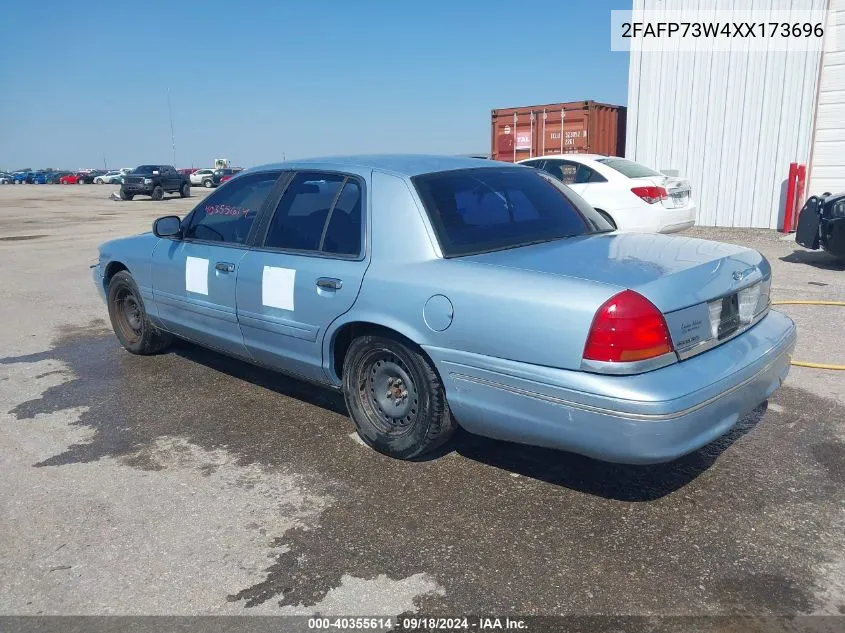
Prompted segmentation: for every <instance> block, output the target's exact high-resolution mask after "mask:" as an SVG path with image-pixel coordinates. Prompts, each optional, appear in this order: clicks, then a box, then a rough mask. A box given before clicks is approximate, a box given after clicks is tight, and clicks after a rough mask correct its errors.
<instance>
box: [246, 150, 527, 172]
mask: <svg viewBox="0 0 845 633" xmlns="http://www.w3.org/2000/svg"><path fill="white" fill-rule="evenodd" d="M479 167H488V168H489V167H519V165H513V164H512V163H504V162H499V161H488V160H484V161H482V160H480V159H478V158H468V157H464V156H437V155H428V154H371V155H360V156H326V157H319V158H308V159H303V160H292V161H285V162H282V163H270V164H267V165H260V166H258V167H253V168H251V169H249V170H246V171H265V170H268V169H336V170H339V171H343V170H344V169H355V170H358V171H360V170H374V171H383V172H388V173H392V174H396V175H400V176H407V177H412V176H419V175H421V174H429V173H434V172H439V171H452V170H456V169H473V168H479Z"/></svg>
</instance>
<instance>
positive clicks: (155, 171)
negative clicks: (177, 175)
mask: <svg viewBox="0 0 845 633" xmlns="http://www.w3.org/2000/svg"><path fill="white" fill-rule="evenodd" d="M160 173H161V172H160V171H158V170H157V169H154V170H153V176H158V175H159V174H160Z"/></svg>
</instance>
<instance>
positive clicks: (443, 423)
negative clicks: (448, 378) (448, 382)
mask: <svg viewBox="0 0 845 633" xmlns="http://www.w3.org/2000/svg"><path fill="white" fill-rule="evenodd" d="M343 394H344V398H345V400H346V406H347V407H348V409H349V413H350V414H351V416H352V421H353V422H354V423H355V428H356V429H357V430H358V435H359V436H360V437H361V439H362V440H364V442H365V443H366V444H368V445H369V446H371V447H372V448H374V449H375V450H377V451H378V452H380V453H383V454H385V455H389V456H390V457H394V458H396V459H413V458H414V457H418V456H419V455H422V454H423V453H427V452H430V451H432V450H434V449H436V448H437V447H438V446H440V445H442V444H444V443H445V442H446V441H448V440H449V438H450V437H452V435H453V434H454V432H455V429H456V428H457V424H456V423H455V420H454V418H453V417H452V413H451V411H450V410H449V403H448V402H447V401H446V392H445V390H444V389H443V383H442V382H441V381H440V377H439V376H438V375H437V372H436V371H435V370H434V367H432V365H431V363H430V362H429V360H428V359H427V358H426V357H425V356H424V355H423V354H422V352H421V351H419V350H417V349H416V348H413V347H411V346H409V345H406V344H405V343H404V342H402V341H400V340H398V339H395V338H388V337H384V336H362V337H359V338H356V339H355V340H354V341H352V344H351V345H350V346H349V350H348V351H347V353H346V360H345V361H344V364H343Z"/></svg>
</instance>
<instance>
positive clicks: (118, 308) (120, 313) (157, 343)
mask: <svg viewBox="0 0 845 633" xmlns="http://www.w3.org/2000/svg"><path fill="white" fill-rule="evenodd" d="M108 308H109V318H110V319H111V325H112V329H114V333H115V335H117V339H118V340H119V341H120V344H121V345H123V347H124V348H125V349H126V351H128V352H131V353H132V354H142V355H147V354H155V353H157V352H160V351H162V350H163V349H165V348H166V347H167V346H168V345H170V343H171V342H172V340H173V337H172V335H170V334H168V333H167V332H163V331H161V330H159V329H158V328H157V327H155V326H154V325H153V324H152V323H151V322H150V319H149V317H147V311H146V310H145V309H144V301H143V299H142V298H141V292H140V291H139V290H138V286H137V285H136V284H135V280H134V279H133V278H132V275H130V274H129V273H128V272H127V271H125V270H121V271H120V272H118V273H115V275H114V276H113V277H112V278H111V279H110V280H109V288H108Z"/></svg>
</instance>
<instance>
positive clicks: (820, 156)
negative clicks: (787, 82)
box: [808, 0, 845, 195]
mask: <svg viewBox="0 0 845 633" xmlns="http://www.w3.org/2000/svg"><path fill="white" fill-rule="evenodd" d="M830 10H831V11H833V12H834V13H835V16H834V17H835V20H836V21H835V24H837V25H838V26H837V27H836V50H835V51H825V53H824V56H823V57H822V72H821V83H820V85H819V103H818V109H817V110H816V129H815V134H814V137H813V150H812V154H811V159H810V160H811V162H810V178H809V180H810V183H809V188H808V193H809V194H811V195H812V194H820V193H823V192H825V191H830V192H832V193H836V192H840V191H845V0H831V2H830Z"/></svg>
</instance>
